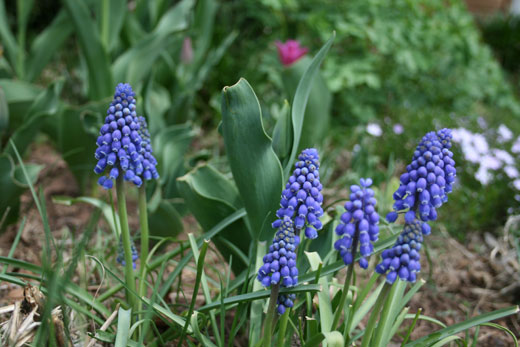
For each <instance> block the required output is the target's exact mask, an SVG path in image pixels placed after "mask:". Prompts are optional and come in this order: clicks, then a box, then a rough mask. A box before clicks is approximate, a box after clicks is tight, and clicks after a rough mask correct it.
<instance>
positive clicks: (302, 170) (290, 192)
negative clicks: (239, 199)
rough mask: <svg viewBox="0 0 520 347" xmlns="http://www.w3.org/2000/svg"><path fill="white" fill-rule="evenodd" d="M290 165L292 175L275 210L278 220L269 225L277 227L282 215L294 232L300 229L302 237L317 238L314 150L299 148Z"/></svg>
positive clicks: (319, 199) (318, 192)
mask: <svg viewBox="0 0 520 347" xmlns="http://www.w3.org/2000/svg"><path fill="white" fill-rule="evenodd" d="M294 166H295V169H294V171H293V174H292V175H291V177H289V181H288V182H287V184H286V186H285V189H284V190H283V192H282V199H281V201H280V209H278V211H277V212H276V216H277V217H278V218H279V219H278V220H276V221H275V222H274V223H273V228H278V227H279V226H280V224H281V223H282V219H283V217H284V216H287V217H289V218H292V219H293V220H294V228H295V229H296V235H299V234H300V231H301V230H304V231H305V236H306V237H308V238H310V239H315V238H317V237H318V232H317V231H318V230H320V229H321V228H322V227H323V225H322V223H321V221H320V217H321V216H322V215H323V209H322V208H321V204H322V203H323V195H322V194H321V190H322V188H323V186H322V185H321V183H320V172H319V168H320V163H319V155H318V150H316V149H315V148H308V149H305V150H303V151H302V152H301V154H300V155H299V156H298V161H297V162H296V164H294Z"/></svg>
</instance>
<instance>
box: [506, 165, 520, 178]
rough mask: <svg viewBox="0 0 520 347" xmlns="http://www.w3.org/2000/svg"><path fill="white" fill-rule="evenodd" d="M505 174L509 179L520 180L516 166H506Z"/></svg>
mask: <svg viewBox="0 0 520 347" xmlns="http://www.w3.org/2000/svg"><path fill="white" fill-rule="evenodd" d="M504 172H505V173H506V175H507V177H509V178H518V176H519V173H518V170H517V168H516V167H514V166H506V167H505V168H504Z"/></svg>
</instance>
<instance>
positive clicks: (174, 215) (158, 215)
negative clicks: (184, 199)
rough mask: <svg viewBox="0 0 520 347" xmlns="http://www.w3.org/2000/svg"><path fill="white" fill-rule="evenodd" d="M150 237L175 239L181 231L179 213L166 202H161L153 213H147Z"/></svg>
mask: <svg viewBox="0 0 520 347" xmlns="http://www.w3.org/2000/svg"><path fill="white" fill-rule="evenodd" d="M148 221H149V223H150V235H152V236H160V237H175V236H177V235H179V234H180V233H181V232H182V230H183V225H182V220H181V216H180V215H179V212H177V210H176V209H175V207H173V206H172V204H171V203H169V202H167V201H166V200H162V201H161V202H160V203H159V206H158V207H157V209H156V210H155V211H150V212H149V218H148Z"/></svg>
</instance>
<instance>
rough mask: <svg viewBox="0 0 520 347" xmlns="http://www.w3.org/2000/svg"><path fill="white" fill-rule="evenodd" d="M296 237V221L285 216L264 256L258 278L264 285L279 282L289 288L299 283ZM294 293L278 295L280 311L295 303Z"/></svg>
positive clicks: (268, 285) (281, 312)
mask: <svg viewBox="0 0 520 347" xmlns="http://www.w3.org/2000/svg"><path fill="white" fill-rule="evenodd" d="M296 247H297V244H296V238H295V234H294V222H293V221H292V220H291V218H289V217H288V216H284V217H283V220H282V222H281V224H280V226H279V227H278V231H277V232H276V234H275V237H274V240H273V243H272V244H271V245H270V246H269V252H268V253H267V254H266V255H265V256H264V259H263V260H264V265H262V266H261V267H260V269H259V270H258V277H257V279H258V280H259V281H260V282H261V283H262V285H263V286H264V287H270V286H271V285H277V284H279V285H280V286H281V287H284V288H288V287H293V286H295V285H297V284H298V268H297V267H296V252H295V250H296ZM295 298H296V296H295V295H294V294H287V295H285V294H281V295H279V296H278V313H280V314H283V313H284V312H285V309H286V308H290V307H292V306H293V304H294V300H295Z"/></svg>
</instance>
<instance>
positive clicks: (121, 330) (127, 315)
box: [114, 307, 132, 347]
mask: <svg viewBox="0 0 520 347" xmlns="http://www.w3.org/2000/svg"><path fill="white" fill-rule="evenodd" d="M131 319H132V309H128V310H125V309H123V308H122V307H120V308H119V312H118V314H117V335H116V342H115V344H114V346H115V347H126V345H127V342H128V338H129V336H128V335H129V334H128V332H129V330H130V324H131Z"/></svg>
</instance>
